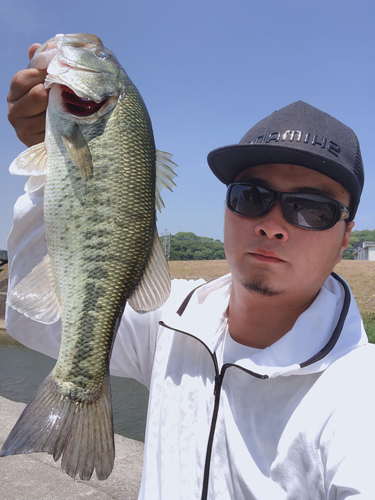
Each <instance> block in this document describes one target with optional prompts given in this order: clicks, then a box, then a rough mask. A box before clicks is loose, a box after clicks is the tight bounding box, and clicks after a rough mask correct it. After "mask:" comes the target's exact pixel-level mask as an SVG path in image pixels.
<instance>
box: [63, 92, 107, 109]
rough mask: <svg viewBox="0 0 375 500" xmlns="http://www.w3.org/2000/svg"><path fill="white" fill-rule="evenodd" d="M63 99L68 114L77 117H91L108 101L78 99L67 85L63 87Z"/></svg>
mask: <svg viewBox="0 0 375 500" xmlns="http://www.w3.org/2000/svg"><path fill="white" fill-rule="evenodd" d="M61 97H62V99H63V101H64V104H65V106H66V109H67V110H68V112H69V113H71V114H72V115H75V116H91V115H93V114H95V113H96V112H97V111H99V109H100V108H101V107H102V106H103V105H104V104H105V103H106V102H107V100H106V99H104V101H101V102H95V101H92V100H91V99H87V98H84V97H78V96H77V94H75V93H74V92H73V90H72V89H70V88H69V87H67V86H65V85H62V86H61Z"/></svg>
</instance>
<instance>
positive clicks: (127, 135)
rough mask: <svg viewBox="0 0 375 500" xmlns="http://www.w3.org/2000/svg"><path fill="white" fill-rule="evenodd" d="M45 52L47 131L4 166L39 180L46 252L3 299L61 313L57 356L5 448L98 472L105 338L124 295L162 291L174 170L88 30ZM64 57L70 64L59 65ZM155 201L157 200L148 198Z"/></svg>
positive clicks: (39, 315)
mask: <svg viewBox="0 0 375 500" xmlns="http://www.w3.org/2000/svg"><path fill="white" fill-rule="evenodd" d="M37 56H39V58H40V57H42V58H43V57H44V58H47V62H48V63H49V65H48V76H47V79H46V86H47V87H50V88H51V90H50V99H49V105H48V109H47V119H46V138H45V144H44V145H37V146H34V147H32V148H30V149H29V150H28V151H26V152H25V153H22V154H21V155H20V156H19V157H18V158H17V159H16V160H15V162H13V164H12V166H11V172H12V173H17V174H27V175H30V180H29V181H28V183H27V184H26V190H29V191H32V190H35V189H38V188H40V187H41V186H42V185H44V186H45V187H44V193H45V194H44V196H45V198H44V218H45V227H46V241H47V248H48V255H47V256H46V257H45V259H44V260H43V262H42V263H40V264H39V265H38V266H37V267H36V268H34V269H33V271H32V273H31V274H30V275H29V276H27V277H26V278H25V279H24V280H23V281H21V282H20V283H19V284H18V285H17V286H16V287H15V289H14V290H13V291H12V294H11V296H10V297H9V298H8V303H9V305H10V306H11V307H13V308H15V309H16V310H18V311H20V312H22V313H23V314H25V315H26V316H29V317H31V318H33V319H34V320H36V321H41V322H44V323H54V322H55V321H57V320H58V319H59V318H61V326H62V337H61V348H60V352H59V357H58V360H57V362H56V365H55V367H54V369H53V371H52V372H51V374H50V375H49V376H48V377H47V379H46V380H45V381H44V382H43V383H42V385H41V387H40V389H39V391H38V393H37V394H36V396H35V397H34V399H33V400H32V401H31V402H30V404H29V405H28V406H27V407H26V408H25V410H24V412H23V414H22V415H21V417H20V419H19V421H18V422H17V423H16V425H15V427H14V428H13V430H12V431H11V433H10V435H9V437H8V438H7V441H6V442H5V444H4V446H3V448H2V451H1V455H2V456H5V455H13V454H19V453H30V452H36V451H46V452H48V453H51V454H52V455H53V456H54V458H55V460H57V459H59V458H60V456H62V468H63V469H64V470H65V471H66V472H67V473H68V474H69V475H71V476H72V477H75V476H76V475H77V474H78V475H79V477H80V478H81V479H90V477H91V475H92V473H93V470H94V468H95V470H96V474H97V477H98V478H99V479H106V478H107V477H108V476H109V474H110V473H111V471H112V468H113V462H114V438H113V423H112V410H111V397H110V385H109V360H110V354H111V349H112V345H113V341H114V338H115V335H116V331H117V329H118V325H119V322H120V319H121V315H122V312H123V310H124V307H125V304H126V302H127V301H129V303H130V304H131V305H132V307H134V309H136V310H137V311H139V312H145V311H149V310H153V309H156V308H157V307H160V306H161V305H162V304H163V302H164V301H165V300H166V298H167V297H168V295H169V289H170V279H169V271H168V265H167V263H166V261H165V258H164V254H163V250H162V247H161V245H160V241H159V238H158V234H157V230H156V216H155V205H156V207H157V208H160V206H161V204H162V202H161V199H160V194H159V191H160V189H161V187H163V186H166V187H169V188H170V187H171V185H172V184H173V181H172V177H174V175H175V174H174V173H173V170H172V169H171V168H170V166H169V165H170V163H172V162H170V160H169V158H170V155H168V154H166V153H164V154H162V153H160V152H156V151H155V145H154V139H153V133H152V126H151V121H150V118H149V115H148V112H147V109H146V107H145V105H144V103H143V100H142V98H141V96H140V94H139V92H138V91H137V89H136V87H135V86H134V85H133V84H132V82H131V81H130V79H129V78H128V76H127V75H126V73H125V71H124V70H123V69H122V67H121V66H120V65H119V63H118V62H117V60H116V58H115V56H114V55H113V54H112V53H111V52H110V51H109V50H108V49H106V48H104V47H103V45H102V43H101V41H100V40H99V39H98V38H97V37H95V36H93V35H57V36H56V37H55V38H54V39H51V40H50V41H48V42H46V44H44V46H42V47H41V48H40V49H39V52H38V53H37V54H36V56H34V57H35V59H36V64H35V65H36V66H37V65H38V64H43V61H42V63H39V62H38V61H39V60H38V57H37ZM66 68H68V69H66ZM155 200H156V201H155Z"/></svg>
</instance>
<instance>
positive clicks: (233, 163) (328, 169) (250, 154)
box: [207, 144, 360, 200]
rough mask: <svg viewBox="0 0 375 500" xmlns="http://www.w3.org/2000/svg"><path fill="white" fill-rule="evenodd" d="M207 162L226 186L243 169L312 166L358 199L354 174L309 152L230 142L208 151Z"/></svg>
mask: <svg viewBox="0 0 375 500" xmlns="http://www.w3.org/2000/svg"><path fill="white" fill-rule="evenodd" d="M207 161H208V164H209V166H210V168H211V170H212V172H213V173H214V174H215V175H216V177H217V178H218V179H219V180H220V181H221V182H223V183H224V184H226V185H228V184H230V183H231V182H233V181H234V179H235V178H236V177H237V176H238V175H239V174H240V173H241V172H243V171H244V170H247V169H248V168H250V167H255V166H258V165H266V164H270V163H284V164H288V165H300V166H302V167H307V168H311V169H312V170H316V171H317V172H321V173H322V174H324V175H327V176H328V177H331V178H332V179H334V180H335V181H337V182H338V183H339V184H341V185H342V186H344V187H345V188H346V189H347V190H348V191H349V192H350V193H351V194H352V195H353V196H354V198H355V199H356V200H358V199H359V198H360V187H359V185H358V183H356V182H353V181H354V179H353V175H352V174H351V173H350V172H346V171H345V170H344V169H343V168H342V166H341V165H340V164H339V163H336V162H335V161H334V160H324V159H322V157H321V156H315V155H314V154H313V153H311V152H306V151H302V150H298V149H294V148H291V147H290V146H288V147H283V146H279V145H272V146H271V147H270V146H269V145H266V146H265V145H263V144H233V145H231V146H224V147H221V148H217V149H214V150H213V151H211V152H210V153H209V154H208V157H207Z"/></svg>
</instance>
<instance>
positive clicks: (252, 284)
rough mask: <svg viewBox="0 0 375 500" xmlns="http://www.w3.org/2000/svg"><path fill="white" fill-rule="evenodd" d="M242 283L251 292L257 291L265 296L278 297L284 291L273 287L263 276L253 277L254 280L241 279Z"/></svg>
mask: <svg viewBox="0 0 375 500" xmlns="http://www.w3.org/2000/svg"><path fill="white" fill-rule="evenodd" d="M241 285H242V286H243V287H244V288H246V290H248V291H249V292H253V293H257V294H259V295H262V296H264V297H277V296H278V295H281V294H282V293H283V292H282V291H281V290H277V289H275V288H272V287H271V286H269V285H268V284H267V283H266V280H264V279H262V278H253V279H252V280H241Z"/></svg>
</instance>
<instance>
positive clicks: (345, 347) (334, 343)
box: [163, 273, 368, 377]
mask: <svg viewBox="0 0 375 500" xmlns="http://www.w3.org/2000/svg"><path fill="white" fill-rule="evenodd" d="M231 284H232V280H231V275H230V274H228V275H226V276H223V277H222V278H219V279H217V280H215V281H212V282H210V283H207V284H205V285H203V286H200V287H199V288H197V289H196V290H194V291H193V292H192V293H191V294H190V297H189V296H188V297H187V298H186V299H185V301H184V302H183V304H182V306H181V307H180V308H179V310H178V313H175V312H174V313H171V314H169V315H167V316H166V317H165V318H163V319H164V322H165V324H166V325H168V326H169V327H172V328H173V329H175V330H179V331H180V332H183V333H187V334H189V335H191V336H193V337H196V338H198V339H199V340H200V341H201V342H202V343H204V344H205V345H206V346H207V348H208V349H209V350H210V351H211V352H212V353H213V352H215V351H216V350H217V349H218V347H219V346H220V345H221V344H222V342H223V340H224V337H225V335H226V333H227V314H226V311H227V308H228V302H229V296H230V291H231ZM367 342H368V340H367V335H366V333H365V331H364V328H363V323H362V320H361V317H360V314H359V311H358V308H357V305H356V303H355V300H354V297H353V295H352V294H351V291H350V289H349V287H348V285H347V284H346V283H345V281H344V280H343V279H342V278H340V277H339V276H337V275H335V274H334V273H332V275H331V276H330V277H329V278H328V279H327V281H326V282H325V283H324V285H323V287H322V288H321V290H320V292H319V294H318V296H317V298H316V299H315V301H314V302H313V304H312V305H311V306H310V307H309V308H308V309H307V310H306V311H305V312H304V313H303V314H301V316H300V317H299V318H298V320H297V321H296V323H295V325H294V326H293V328H292V329H291V330H290V331H289V332H288V333H287V334H286V335H284V336H283V337H282V338H281V339H280V340H278V341H277V342H275V343H274V344H273V345H272V346H270V347H268V348H266V349H263V350H262V351H261V352H259V353H256V354H254V355H253V356H251V358H248V359H244V360H241V362H239V364H240V366H241V367H242V368H244V369H246V370H249V371H251V372H256V373H261V374H262V375H267V376H268V377H277V376H280V375H281V376H288V375H292V374H293V375H296V374H301V375H302V374H308V373H317V372H321V371H323V370H324V369H325V368H327V366H329V365H330V364H331V363H332V362H334V361H335V360H336V359H338V358H340V357H342V356H343V355H345V354H347V353H348V352H350V351H351V350H352V349H354V348H355V347H358V346H359V345H363V344H366V343H367Z"/></svg>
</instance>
